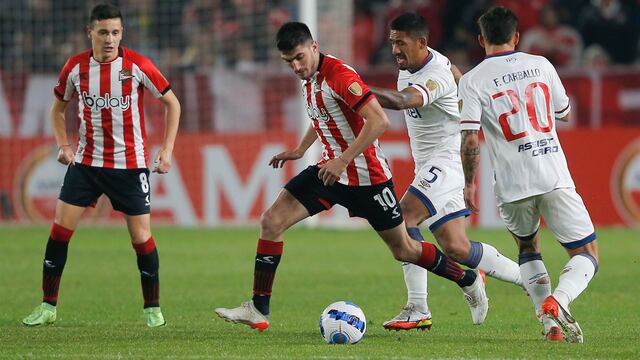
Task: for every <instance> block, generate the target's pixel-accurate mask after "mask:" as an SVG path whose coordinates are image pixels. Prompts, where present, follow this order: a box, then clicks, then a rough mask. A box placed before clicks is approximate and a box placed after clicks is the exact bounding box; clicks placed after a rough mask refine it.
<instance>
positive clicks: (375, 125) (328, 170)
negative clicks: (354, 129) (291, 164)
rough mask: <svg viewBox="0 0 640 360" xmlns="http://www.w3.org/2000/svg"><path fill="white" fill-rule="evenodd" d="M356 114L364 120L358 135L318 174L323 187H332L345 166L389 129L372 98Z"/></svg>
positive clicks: (385, 116) (379, 108)
mask: <svg viewBox="0 0 640 360" xmlns="http://www.w3.org/2000/svg"><path fill="white" fill-rule="evenodd" d="M358 114H360V116H362V117H363V118H365V120H366V121H365V123H364V126H363V127H362V130H361V131H360V134H358V136H357V137H356V139H355V140H354V141H353V144H351V146H349V147H348V148H347V149H346V150H345V151H344V152H342V154H341V155H340V156H338V157H337V158H335V159H331V160H329V161H327V162H326V163H325V164H324V165H323V166H322V168H321V169H320V172H319V173H318V177H319V178H320V179H321V180H322V182H323V183H324V184H325V185H332V184H333V183H334V182H335V181H336V179H338V178H339V177H340V175H341V174H342V173H343V172H344V171H345V170H346V168H347V165H348V164H349V163H350V162H351V161H352V160H353V159H355V157H356V156H358V155H360V154H362V152H363V151H364V150H365V149H366V148H367V147H369V146H370V145H371V144H373V142H374V141H375V140H376V139H377V138H379V137H380V136H381V135H382V134H384V132H385V131H386V130H387V128H388V127H389V119H388V118H387V115H386V114H385V113H384V110H382V107H381V106H380V103H378V101H377V100H376V99H375V98H372V99H371V100H370V101H369V102H368V103H366V104H365V105H364V106H363V107H362V108H360V110H359V111H358Z"/></svg>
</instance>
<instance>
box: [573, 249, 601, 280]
mask: <svg viewBox="0 0 640 360" xmlns="http://www.w3.org/2000/svg"><path fill="white" fill-rule="evenodd" d="M578 255H582V256H584V257H586V258H587V259H589V260H591V263H593V267H594V269H595V271H594V275H595V274H597V273H598V269H599V268H600V267H599V266H598V261H597V260H596V258H594V257H593V255H591V254H589V253H586V252H583V253H580V254H578ZM576 256H577V255H576Z"/></svg>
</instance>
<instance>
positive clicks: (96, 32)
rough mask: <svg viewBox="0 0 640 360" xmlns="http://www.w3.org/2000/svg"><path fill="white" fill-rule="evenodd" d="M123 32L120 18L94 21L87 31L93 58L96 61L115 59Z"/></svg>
mask: <svg viewBox="0 0 640 360" xmlns="http://www.w3.org/2000/svg"><path fill="white" fill-rule="evenodd" d="M123 30H124V29H123V28H122V21H121V20H120V18H115V19H106V20H96V21H94V22H93V23H92V24H91V26H90V28H89V29H88V35H89V39H91V47H92V48H93V57H94V58H96V60H98V61H111V60H113V59H115V58H116V57H117V56H118V46H120V40H122V31H123Z"/></svg>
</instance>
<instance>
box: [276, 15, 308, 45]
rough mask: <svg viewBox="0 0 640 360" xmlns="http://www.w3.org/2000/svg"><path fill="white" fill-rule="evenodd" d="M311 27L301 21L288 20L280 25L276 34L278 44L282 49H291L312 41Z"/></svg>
mask: <svg viewBox="0 0 640 360" xmlns="http://www.w3.org/2000/svg"><path fill="white" fill-rule="evenodd" d="M312 40H313V37H312V36H311V31H310V30H309V27H308V26H307V25H305V24H303V23H301V22H293V21H292V22H288V23H285V24H284V25H282V26H281V27H280V30H278V35H276V45H277V46H278V50H280V51H291V50H293V49H295V48H296V47H297V46H298V45H302V44H306V43H307V42H309V41H312Z"/></svg>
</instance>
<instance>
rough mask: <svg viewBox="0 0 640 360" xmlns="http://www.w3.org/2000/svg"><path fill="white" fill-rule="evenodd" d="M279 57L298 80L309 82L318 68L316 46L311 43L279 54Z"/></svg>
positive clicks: (314, 43)
mask: <svg viewBox="0 0 640 360" xmlns="http://www.w3.org/2000/svg"><path fill="white" fill-rule="evenodd" d="M280 57H281V58H282V60H283V61H284V62H286V63H287V65H289V67H290V68H291V70H293V72H294V73H295V74H296V75H297V76H298V77H299V78H300V79H302V80H309V79H310V78H311V76H313V74H315V72H316V70H317V68H318V60H317V59H318V57H319V56H318V44H317V43H316V42H315V41H313V42H311V44H302V45H298V46H296V47H295V48H294V49H293V50H291V51H287V52H281V53H280Z"/></svg>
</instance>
